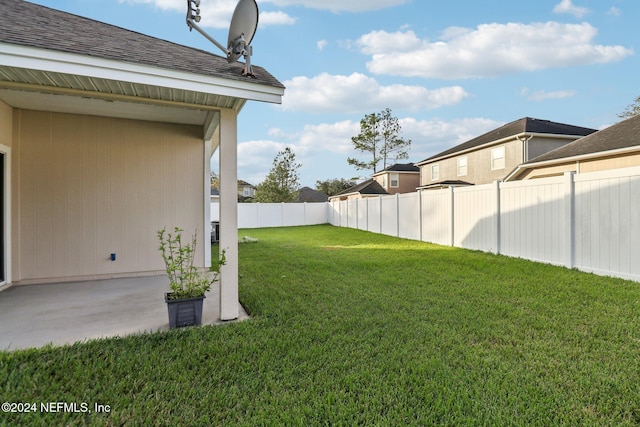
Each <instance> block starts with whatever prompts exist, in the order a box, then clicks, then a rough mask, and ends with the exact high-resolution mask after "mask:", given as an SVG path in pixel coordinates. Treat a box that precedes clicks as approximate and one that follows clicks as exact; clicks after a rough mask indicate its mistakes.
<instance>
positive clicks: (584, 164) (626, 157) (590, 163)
mask: <svg viewBox="0 0 640 427" xmlns="http://www.w3.org/2000/svg"><path fill="white" fill-rule="evenodd" d="M634 166H640V153H628V154H619V155H616V156H603V157H600V158H593V159H587V160H579V161H576V160H573V161H570V162H565V163H560V164H555V165H550V166H541V167H538V168H533V169H528V170H526V171H525V172H523V173H521V174H520V175H519V176H518V177H517V178H516V179H517V180H525V179H533V178H543V177H548V176H556V175H562V174H564V173H565V172H577V173H588V172H599V171H604V170H612V169H622V168H630V167H634Z"/></svg>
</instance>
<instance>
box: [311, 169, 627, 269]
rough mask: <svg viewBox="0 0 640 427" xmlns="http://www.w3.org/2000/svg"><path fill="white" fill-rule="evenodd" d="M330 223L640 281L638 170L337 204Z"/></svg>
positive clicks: (435, 191) (481, 186) (433, 191)
mask: <svg viewBox="0 0 640 427" xmlns="http://www.w3.org/2000/svg"><path fill="white" fill-rule="evenodd" d="M318 221H319V222H318V223H320V222H321V221H320V219H318ZM325 222H326V221H325ZM328 222H329V223H331V224H333V225H336V226H341V227H350V228H357V229H361V230H367V231H371V232H374V233H381V234H387V235H391V236H397V237H402V238H407V239H414V240H422V241H426V242H433V243H438V244H441V245H450V246H456V247H462V248H468V249H477V250H481V251H487V252H493V253H499V254H504V255H508V256H513V257H520V258H526V259H531V260H535V261H540V262H545V263H551V264H556V265H563V266H566V267H569V268H574V267H576V268H579V269H581V270H584V271H591V272H594V273H597V274H601V275H609V276H616V277H623V278H627V279H633V280H640V247H639V245H640V168H637V167H636V168H628V169H618V170H612V171H604V172H594V173H585V174H577V175H576V174H573V173H567V174H565V175H564V176H560V177H552V178H541V179H534V180H527V181H517V182H509V183H499V182H495V183H492V184H487V185H478V186H473V187H460V188H449V189H443V190H423V191H420V192H417V193H410V194H402V195H394V196H381V197H376V198H366V199H356V200H350V201H335V202H331V203H330V204H329V212H328Z"/></svg>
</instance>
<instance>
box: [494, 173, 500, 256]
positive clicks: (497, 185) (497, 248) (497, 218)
mask: <svg viewBox="0 0 640 427" xmlns="http://www.w3.org/2000/svg"><path fill="white" fill-rule="evenodd" d="M493 185H494V189H495V192H496V193H495V201H496V205H495V212H494V214H493V215H494V220H495V221H494V225H493V226H494V227H495V228H496V232H495V233H494V236H496V240H495V241H494V242H493V245H494V246H493V253H494V254H499V253H500V215H501V212H500V181H494V182H493Z"/></svg>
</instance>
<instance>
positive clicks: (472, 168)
mask: <svg viewBox="0 0 640 427" xmlns="http://www.w3.org/2000/svg"><path fill="white" fill-rule="evenodd" d="M497 147H504V154H505V157H504V167H503V168H500V169H496V170H492V169H491V151H492V150H493V149H494V148H497ZM461 157H466V158H467V173H466V175H458V159H459V158H461ZM522 158H523V151H522V141H519V140H511V141H506V142H504V143H501V144H496V145H492V146H489V147H486V148H482V149H479V150H476V151H470V152H467V153H462V154H459V155H457V156H452V157H449V158H446V159H441V160H437V161H434V162H430V163H426V164H422V165H420V177H421V182H420V185H421V186H424V185H430V184H433V183H436V182H439V181H446V180H459V181H466V182H470V183H473V184H487V183H490V182H493V181H495V180H501V179H502V178H504V177H505V176H506V175H507V174H508V173H509V172H511V171H512V170H513V169H515V167H516V166H518V165H519V164H521V163H522ZM436 163H437V164H438V165H439V169H440V173H439V177H438V179H431V166H432V165H433V164H436Z"/></svg>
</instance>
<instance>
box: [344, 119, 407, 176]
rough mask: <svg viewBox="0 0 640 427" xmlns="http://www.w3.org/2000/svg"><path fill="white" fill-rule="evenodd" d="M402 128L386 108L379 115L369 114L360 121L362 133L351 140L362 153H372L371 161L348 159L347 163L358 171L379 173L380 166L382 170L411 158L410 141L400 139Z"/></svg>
mask: <svg viewBox="0 0 640 427" xmlns="http://www.w3.org/2000/svg"><path fill="white" fill-rule="evenodd" d="M401 133H402V127H401V126H400V123H399V121H398V118H397V117H393V116H392V115H391V109H390V108H386V109H384V110H383V111H381V112H379V113H372V114H367V115H365V116H364V118H363V119H362V120H360V133H359V134H358V135H356V136H354V137H352V138H351V141H352V142H353V145H354V148H355V149H356V150H357V151H360V152H362V153H370V154H371V156H372V158H371V160H370V161H362V160H358V159H355V158H351V157H350V158H348V159H347V163H349V164H350V165H353V166H355V168H356V169H369V170H373V173H376V172H378V164H379V163H380V162H382V165H383V166H382V169H385V168H386V167H387V166H390V165H391V163H392V162H394V163H395V161H397V160H399V159H407V158H409V153H408V149H409V147H410V146H411V140H410V139H403V138H401V137H400V135H401Z"/></svg>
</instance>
